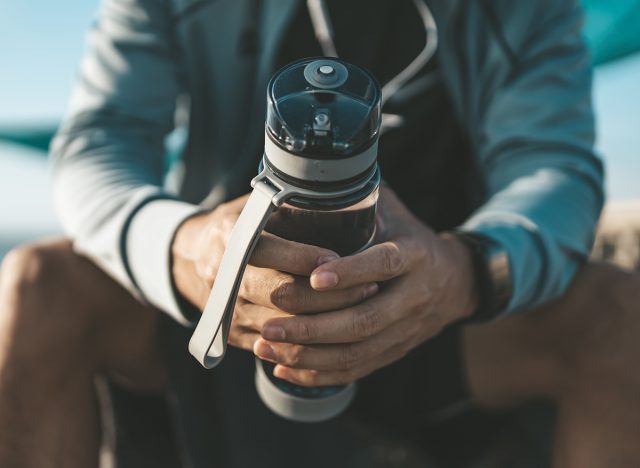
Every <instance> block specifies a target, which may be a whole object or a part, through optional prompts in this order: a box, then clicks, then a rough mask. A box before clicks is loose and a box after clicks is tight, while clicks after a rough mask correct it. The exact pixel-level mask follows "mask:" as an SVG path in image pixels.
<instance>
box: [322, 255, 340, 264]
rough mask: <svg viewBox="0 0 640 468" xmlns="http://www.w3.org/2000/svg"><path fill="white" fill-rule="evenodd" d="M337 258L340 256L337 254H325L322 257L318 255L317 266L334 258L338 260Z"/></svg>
mask: <svg viewBox="0 0 640 468" xmlns="http://www.w3.org/2000/svg"><path fill="white" fill-rule="evenodd" d="M338 258H340V257H338V256H337V255H326V256H324V257H320V258H319V259H318V266H320V265H324V264H325V263H329V262H333V261H334V260H338Z"/></svg>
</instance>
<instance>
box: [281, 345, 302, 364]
mask: <svg viewBox="0 0 640 468" xmlns="http://www.w3.org/2000/svg"><path fill="white" fill-rule="evenodd" d="M303 358H304V348H303V347H302V346H291V347H290V348H289V349H288V350H287V352H286V353H285V356H284V359H285V361H286V362H285V363H286V365H287V366H289V367H296V366H298V365H299V364H300V363H301V362H302V359H303Z"/></svg>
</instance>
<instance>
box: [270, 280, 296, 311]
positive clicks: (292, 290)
mask: <svg viewBox="0 0 640 468" xmlns="http://www.w3.org/2000/svg"><path fill="white" fill-rule="evenodd" d="M296 290H297V288H296V282H295V278H293V277H291V276H285V277H282V278H280V279H279V280H278V281H277V283H276V286H275V288H274V289H273V291H272V292H271V302H272V303H273V305H275V306H276V307H277V308H279V309H280V310H283V311H285V312H295V311H296V308H297V307H298V302H299V298H298V294H297V291H296Z"/></svg>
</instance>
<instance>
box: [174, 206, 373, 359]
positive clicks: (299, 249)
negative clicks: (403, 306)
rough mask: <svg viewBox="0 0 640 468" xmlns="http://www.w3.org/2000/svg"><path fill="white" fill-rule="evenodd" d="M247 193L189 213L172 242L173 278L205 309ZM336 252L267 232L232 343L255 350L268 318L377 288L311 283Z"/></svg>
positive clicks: (332, 304)
mask: <svg viewBox="0 0 640 468" xmlns="http://www.w3.org/2000/svg"><path fill="white" fill-rule="evenodd" d="M247 198H248V196H244V197H241V198H238V199H236V200H233V201H231V202H229V203H226V204H223V205H220V206H219V207H218V208H216V209H215V210H214V211H212V212H211V213H205V214H202V215H199V216H195V217H193V218H190V219H188V220H187V221H186V222H185V223H184V224H183V225H182V226H181V227H180V228H179V229H178V232H177V233H176V237H175V240H174V242H173V246H172V254H173V277H174V281H175V284H176V287H177V289H178V291H179V292H180V294H182V296H183V297H184V298H186V299H187V300H188V301H189V302H191V303H192V304H194V305H195V306H196V307H198V308H199V309H200V310H202V309H204V306H205V304H206V302H207V298H208V297H209V292H210V291H211V288H212V286H213V282H214V280H215V277H216V274H217V272H218V267H219V264H220V261H221V259H222V254H223V253H224V249H225V246H226V243H227V241H228V238H229V234H230V233H231V229H232V228H233V226H234V225H235V223H236V221H237V219H238V216H240V212H241V211H242V208H243V207H244V205H245V204H246V201H247ZM335 258H337V255H336V254H335V253H334V252H332V251H330V250H327V249H323V248H320V247H314V246H310V245H305V244H300V243H297V242H291V241H288V240H285V239H282V238H280V237H276V236H274V235H271V234H266V233H264V234H263V235H262V237H261V238H260V241H259V242H258V245H257V247H256V249H255V251H254V253H253V256H252V257H251V260H250V262H249V263H250V264H249V266H248V267H247V270H246V271H245V274H244V278H243V281H242V284H241V287H240V291H239V294H238V301H237V302H236V308H235V312H234V318H233V322H232V326H231V331H230V334H229V344H231V345H234V346H238V347H241V348H244V349H247V350H252V349H253V346H254V343H255V341H256V340H257V339H258V338H259V337H260V330H261V329H262V328H263V326H264V323H265V322H266V321H267V320H268V319H271V318H286V317H289V316H290V314H293V313H295V314H305V313H313V312H324V311H327V310H336V309H341V308H344V307H349V306H351V305H354V304H357V303H359V302H361V301H362V300H363V299H365V298H366V297H369V296H370V295H372V294H374V293H375V292H376V291H377V285H375V284H373V285H372V284H371V282H369V283H366V282H365V283H360V284H357V285H354V286H352V287H343V288H339V289H334V290H327V291H318V290H314V289H313V288H312V287H311V286H310V284H309V276H310V274H311V272H312V271H313V270H314V269H315V268H316V267H317V266H318V265H320V264H322V263H323V262H326V261H329V260H331V259H335Z"/></svg>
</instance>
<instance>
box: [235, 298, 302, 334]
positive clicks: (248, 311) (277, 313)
mask: <svg viewBox="0 0 640 468" xmlns="http://www.w3.org/2000/svg"><path fill="white" fill-rule="evenodd" d="M288 316H289V314H287V313H285V312H282V311H281V310H277V309H273V308H271V307H265V306H262V305H258V304H252V303H248V302H246V301H242V300H239V301H238V302H237V303H236V308H235V311H234V314H233V322H232V323H233V324H235V325H237V326H239V327H242V328H245V329H248V330H252V331H254V332H257V333H260V331H261V330H262V328H263V327H264V324H265V323H266V322H267V321H268V320H270V319H273V318H278V317H288Z"/></svg>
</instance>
